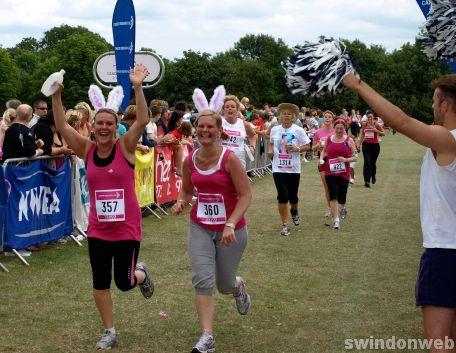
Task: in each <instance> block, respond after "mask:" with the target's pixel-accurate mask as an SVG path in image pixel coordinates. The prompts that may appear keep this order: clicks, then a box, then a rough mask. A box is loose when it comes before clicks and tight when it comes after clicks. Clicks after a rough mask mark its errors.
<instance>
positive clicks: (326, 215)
mask: <svg viewBox="0 0 456 353" xmlns="http://www.w3.org/2000/svg"><path fill="white" fill-rule="evenodd" d="M325 217H326V218H329V217H331V209H330V208H328V211H326V213H325Z"/></svg>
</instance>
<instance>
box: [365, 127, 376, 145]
mask: <svg viewBox="0 0 456 353" xmlns="http://www.w3.org/2000/svg"><path fill="white" fill-rule="evenodd" d="M363 131H364V141H363V142H367V143H378V134H377V133H376V132H375V131H374V129H372V128H370V127H366V126H364V127H363Z"/></svg>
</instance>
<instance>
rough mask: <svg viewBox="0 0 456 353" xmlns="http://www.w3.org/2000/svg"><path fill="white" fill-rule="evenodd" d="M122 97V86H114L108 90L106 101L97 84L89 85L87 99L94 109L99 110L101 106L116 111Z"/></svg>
mask: <svg viewBox="0 0 456 353" xmlns="http://www.w3.org/2000/svg"><path fill="white" fill-rule="evenodd" d="M123 98H124V94H123V89H122V86H116V87H114V88H113V89H112V90H111V92H109V95H108V101H107V102H106V101H105V97H104V95H103V92H101V89H100V87H98V86H97V85H90V87H89V99H90V102H91V103H92V106H93V108H94V109H95V111H99V110H100V109H102V108H109V109H112V110H114V111H115V112H116V113H117V111H118V110H119V107H120V105H121V104H122V100H123Z"/></svg>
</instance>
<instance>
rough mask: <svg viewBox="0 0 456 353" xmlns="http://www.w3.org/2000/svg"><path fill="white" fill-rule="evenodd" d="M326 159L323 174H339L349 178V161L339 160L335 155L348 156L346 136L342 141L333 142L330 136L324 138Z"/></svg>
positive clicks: (348, 149)
mask: <svg viewBox="0 0 456 353" xmlns="http://www.w3.org/2000/svg"><path fill="white" fill-rule="evenodd" d="M326 152H327V157H328V161H327V162H326V165H325V175H333V176H339V177H342V178H344V179H347V180H350V162H345V163H344V162H339V161H338V160H337V157H344V158H349V157H350V154H351V150H350V146H349V144H348V137H347V138H346V139H345V140H344V141H342V142H333V141H332V137H329V138H328V139H327V140H326Z"/></svg>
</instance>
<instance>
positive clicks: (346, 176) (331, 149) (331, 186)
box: [320, 119, 356, 229]
mask: <svg viewBox="0 0 456 353" xmlns="http://www.w3.org/2000/svg"><path fill="white" fill-rule="evenodd" d="M346 126H347V124H346V123H345V121H344V120H343V119H337V120H336V121H335V122H334V131H335V133H334V135H332V136H330V137H329V138H328V139H327V140H326V144H325V147H324V148H323V151H322V152H321V156H320V160H323V159H324V158H325V157H327V158H326V159H327V161H326V163H325V179H326V184H327V185H328V190H329V198H330V200H331V201H330V202H331V214H332V217H333V228H334V229H339V228H340V219H339V216H340V217H341V218H345V217H346V216H347V209H346V207H345V203H346V200H347V190H348V183H349V180H350V163H351V162H355V161H356V157H355V154H356V145H355V142H354V141H353V139H352V138H351V137H349V136H347V135H346V134H345V129H346Z"/></svg>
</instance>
